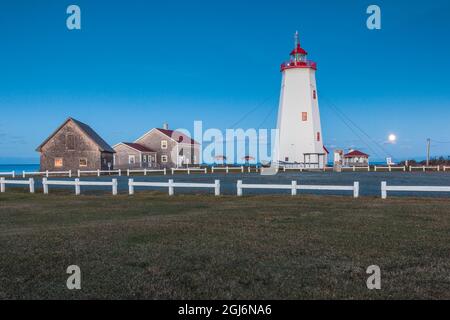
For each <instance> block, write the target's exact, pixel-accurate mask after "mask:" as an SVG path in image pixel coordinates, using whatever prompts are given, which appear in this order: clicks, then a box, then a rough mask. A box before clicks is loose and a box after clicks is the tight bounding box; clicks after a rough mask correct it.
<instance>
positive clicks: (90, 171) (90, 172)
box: [77, 169, 122, 177]
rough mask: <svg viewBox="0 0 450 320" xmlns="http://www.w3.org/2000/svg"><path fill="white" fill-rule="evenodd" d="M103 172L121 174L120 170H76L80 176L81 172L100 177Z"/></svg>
mask: <svg viewBox="0 0 450 320" xmlns="http://www.w3.org/2000/svg"><path fill="white" fill-rule="evenodd" d="M103 173H106V174H118V175H119V176H121V175H122V170H121V169H118V170H99V169H98V170H78V172H77V175H78V177H81V176H82V175H83V174H95V175H96V176H97V177H100V176H101V175H102V174H103Z"/></svg>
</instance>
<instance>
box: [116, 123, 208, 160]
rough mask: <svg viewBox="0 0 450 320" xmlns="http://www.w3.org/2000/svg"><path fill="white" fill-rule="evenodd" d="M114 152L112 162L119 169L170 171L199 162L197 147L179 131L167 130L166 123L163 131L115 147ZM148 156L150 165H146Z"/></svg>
mask: <svg viewBox="0 0 450 320" xmlns="http://www.w3.org/2000/svg"><path fill="white" fill-rule="evenodd" d="M114 150H115V151H116V155H115V157H114V161H115V165H116V167H118V168H119V167H120V168H125V167H127V168H128V167H129V168H131V167H149V166H152V167H160V168H171V167H178V166H183V165H193V164H194V165H195V164H198V163H199V160H200V145H199V144H198V143H197V142H196V141H195V140H193V139H191V138H189V137H188V136H187V135H185V134H184V133H182V132H179V131H176V130H169V129H168V127H167V125H166V124H165V125H164V128H163V129H160V128H153V129H151V130H150V131H148V132H147V133H146V134H144V135H143V136H142V137H140V138H139V139H137V140H136V141H134V142H133V143H125V142H122V143H119V144H117V145H115V146H114ZM136 151H139V153H136ZM145 156H147V157H145ZM149 156H151V163H149V162H148V161H149V160H148V159H149ZM145 161H146V162H145Z"/></svg>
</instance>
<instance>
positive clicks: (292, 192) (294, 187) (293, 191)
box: [291, 181, 297, 196]
mask: <svg viewBox="0 0 450 320" xmlns="http://www.w3.org/2000/svg"><path fill="white" fill-rule="evenodd" d="M291 184H292V188H291V195H292V196H295V195H297V181H292V183H291Z"/></svg>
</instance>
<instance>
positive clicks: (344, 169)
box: [342, 166, 370, 172]
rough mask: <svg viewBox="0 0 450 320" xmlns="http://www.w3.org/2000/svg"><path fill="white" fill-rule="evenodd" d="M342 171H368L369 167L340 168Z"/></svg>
mask: <svg viewBox="0 0 450 320" xmlns="http://www.w3.org/2000/svg"><path fill="white" fill-rule="evenodd" d="M342 171H353V172H356V171H370V166H365V167H357V166H351V167H342Z"/></svg>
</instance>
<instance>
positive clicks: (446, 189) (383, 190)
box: [381, 181, 450, 199]
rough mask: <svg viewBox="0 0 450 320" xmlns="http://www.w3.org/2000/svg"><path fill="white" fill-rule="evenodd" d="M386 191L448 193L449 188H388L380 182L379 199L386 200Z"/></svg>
mask: <svg viewBox="0 0 450 320" xmlns="http://www.w3.org/2000/svg"><path fill="white" fill-rule="evenodd" d="M388 191H400V192H411V191H413V192H450V187H438V186H388V185H387V182H386V181H382V182H381V198H382V199H386V198H387V192H388Z"/></svg>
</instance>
